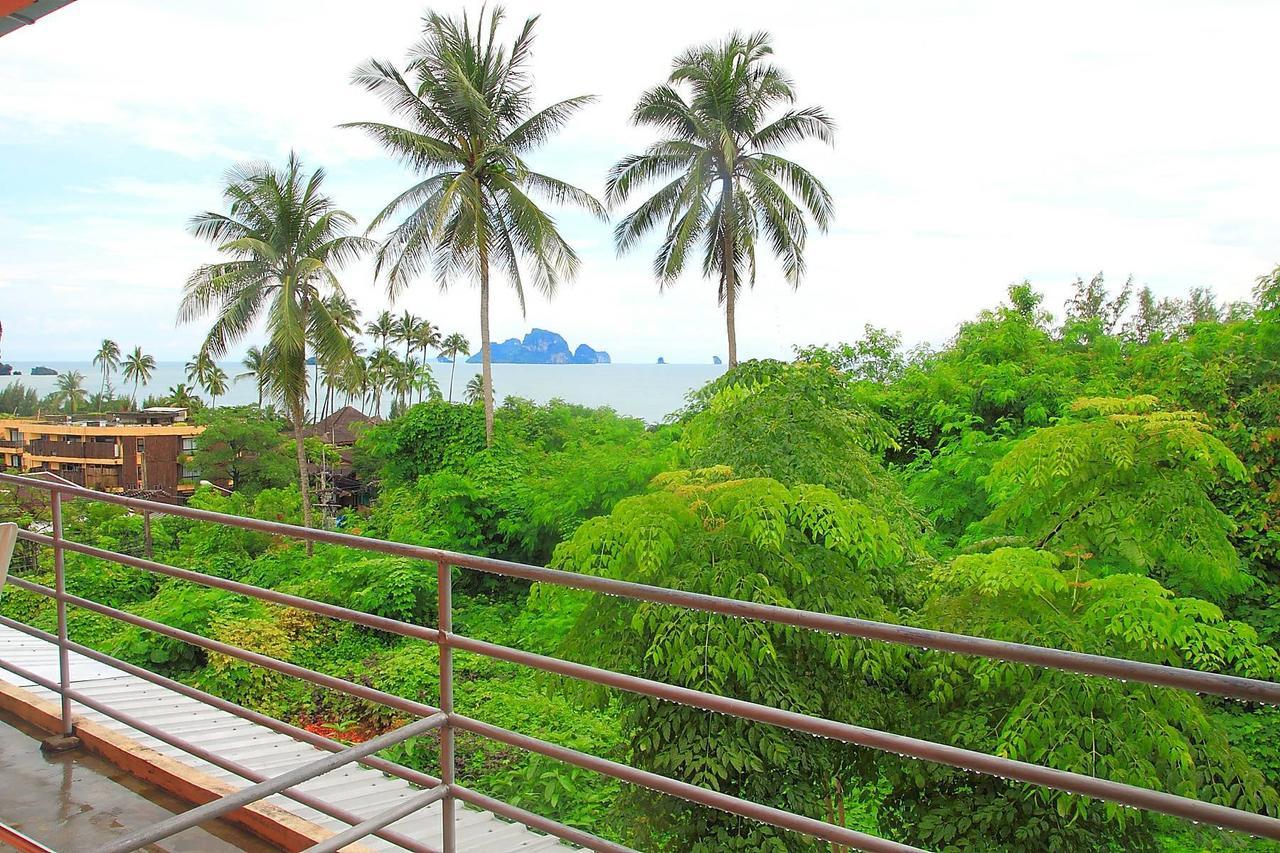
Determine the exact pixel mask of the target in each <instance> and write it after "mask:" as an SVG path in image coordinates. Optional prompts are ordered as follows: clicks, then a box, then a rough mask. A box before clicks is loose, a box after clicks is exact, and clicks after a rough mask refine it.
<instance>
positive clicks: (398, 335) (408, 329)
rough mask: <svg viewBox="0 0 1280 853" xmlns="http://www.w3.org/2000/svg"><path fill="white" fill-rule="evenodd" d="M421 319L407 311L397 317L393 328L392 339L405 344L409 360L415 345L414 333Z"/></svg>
mask: <svg viewBox="0 0 1280 853" xmlns="http://www.w3.org/2000/svg"><path fill="white" fill-rule="evenodd" d="M420 322H421V320H420V319H419V318H418V317H415V316H414V315H413V314H410V313H409V312H408V311H405V312H404V313H403V314H401V315H400V316H399V317H398V318H396V322H395V325H394V326H393V327H392V329H391V339H392V340H393V341H395V342H396V343H402V344H404V357H405V359H406V360H407V359H408V358H409V355H410V353H411V347H412V346H413V340H414V337H413V336H414V335H415V334H417V332H418V323H420Z"/></svg>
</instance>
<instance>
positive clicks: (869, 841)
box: [449, 714, 923, 853]
mask: <svg viewBox="0 0 1280 853" xmlns="http://www.w3.org/2000/svg"><path fill="white" fill-rule="evenodd" d="M449 723H450V725H452V726H454V727H455V728H458V729H462V730H463V731H468V732H471V733H472V734H477V735H480V736H482V737H486V738H489V739H490V740H496V741H498V742H500V743H505V744H508V745H510V746H515V747H518V748H520V749H526V750H528V751H530V752H536V753H538V754H539V755H545V756H547V757H548V758H555V759H558V760H560V761H563V762H565V763H567V764H573V765H576V766H578V767H583V768H586V769H587V770H594V771H596V772H597V773H603V774H604V775H606V776H612V777H613V778H615V779H621V780H622V781H624V782H631V783H632V784H635V785H640V786H643V787H645V788H649V789H650V790H653V791H658V792H659V793H662V794H670V795H671V796H673V797H678V798H680V799H682V800H686V801H688V802H691V803H698V804H699V805H703V806H709V807H710V808H714V809H719V810H720V811H723V812H728V813H729V814H735V815H738V816H740V817H745V818H748V819H750V820H755V821H759V822H761V823H767V824H769V825H771V826H776V827H779V828H781V829H790V830H793V831H795V832H800V833H803V834H805V835H808V836H811V837H813V838H818V839H821V840H823V841H829V842H831V843H832V844H841V845H844V846H846V847H852V848H854V849H856V850H865V851H871V853H923V851H921V850H920V848H918V847H912V846H910V845H908V844H901V843H899V842H897V841H890V840H889V839H887V838H878V837H876V836H874V835H867V834H866V833H864V832H858V831H856V830H852V829H847V828H845V827H843V826H837V825H836V824H833V823H827V822H825V821H821V820H817V819H816V818H811V817H805V816H804V815H798V814H793V813H791V812H786V811H782V810H781V809H775V808H773V807H772V806H766V805H762V804H760V803H756V802H752V801H751V800H744V799H742V798H741V797H735V796H733V795H732V794H725V793H721V792H720V791H712V790H709V789H707V788H701V787H699V786H697V785H691V784H689V783H688V782H680V781H677V780H675V779H670V778H668V777H666V776H660V775H658V774H657V773H650V772H649V771H647V770H641V769H639V768H636V767H631V766H630V765H627V764H619V763H618V762H616V761H610V760H609V759H607V758H601V757H599V756H597V755H590V754H588V753H585V752H579V751H578V750H576V749H570V748H569V747H566V746H560V745H558V744H554V743H550V742H548V741H545V740H541V739H540V738H536V737H531V736H530V735H525V734H521V733H519V732H513V731H511V730H510V729H504V728H502V727H500V726H494V725H490V724H489V723H485V722H481V721H480V720H474V719H472V718H470V717H465V716H463V715H461V714H453V715H451V716H450V718H449Z"/></svg>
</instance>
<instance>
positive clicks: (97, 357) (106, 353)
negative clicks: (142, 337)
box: [93, 338, 120, 397]
mask: <svg viewBox="0 0 1280 853" xmlns="http://www.w3.org/2000/svg"><path fill="white" fill-rule="evenodd" d="M93 363H94V364H95V365H97V366H98V367H99V368H100V369H101V370H102V385H101V386H100V387H99V389H98V393H99V394H101V395H102V396H104V397H105V396H106V395H107V379H108V378H109V377H110V376H111V373H112V371H114V370H115V369H116V368H117V367H119V366H120V345H119V344H118V343H116V342H115V341H113V340H110V339H108V338H103V339H102V344H101V345H99V347H98V351H97V352H96V353H95V354H94V356H93Z"/></svg>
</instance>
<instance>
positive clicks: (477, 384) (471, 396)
mask: <svg viewBox="0 0 1280 853" xmlns="http://www.w3.org/2000/svg"><path fill="white" fill-rule="evenodd" d="M484 395H485V389H484V382H483V381H482V380H481V378H480V377H479V376H472V377H471V378H470V379H468V380H467V385H466V387H465V388H463V389H462V396H463V399H464V400H466V401H467V404H468V405H471V406H474V405H475V404H476V403H479V402H480V401H481V400H483V399H484Z"/></svg>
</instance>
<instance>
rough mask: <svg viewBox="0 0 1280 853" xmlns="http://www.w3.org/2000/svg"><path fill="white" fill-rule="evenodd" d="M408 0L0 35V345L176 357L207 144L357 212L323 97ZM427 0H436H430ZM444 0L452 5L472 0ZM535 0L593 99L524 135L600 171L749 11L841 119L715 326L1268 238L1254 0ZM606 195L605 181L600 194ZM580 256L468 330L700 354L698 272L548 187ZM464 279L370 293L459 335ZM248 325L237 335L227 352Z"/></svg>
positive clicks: (711, 294) (177, 10)
mask: <svg viewBox="0 0 1280 853" xmlns="http://www.w3.org/2000/svg"><path fill="white" fill-rule="evenodd" d="M424 8H426V7H425V6H424V4H423V2H422V0H404V2H402V0H375V2H367V3H362V4H352V3H350V2H346V0H343V2H337V0H182V2H174V1H173V0H78V2H76V3H73V4H71V5H70V6H68V7H67V8H65V9H63V10H61V11H58V12H55V13H53V14H52V15H49V16H48V17H46V18H44V19H42V20H40V21H39V22H38V23H37V24H36V25H34V26H31V27H26V28H24V29H22V30H19V31H18V32H16V33H13V34H11V35H9V36H6V37H5V38H3V39H0V322H3V324H4V337H3V341H0V356H2V357H3V358H5V359H7V360H12V361H24V360H40V359H44V360H49V361H58V360H76V359H83V360H86V361H87V360H88V359H89V357H90V356H91V355H92V353H93V352H94V351H95V350H96V348H97V344H98V342H99V341H100V340H101V339H102V338H104V337H109V338H113V339H115V340H117V341H119V343H120V344H121V346H122V347H124V348H126V349H131V348H132V347H133V346H135V345H140V346H142V347H143V349H144V350H146V351H147V352H150V353H152V354H153V355H155V356H156V357H157V358H159V359H160V360H180V359H187V358H189V357H190V356H191V354H192V353H193V352H194V351H195V350H196V349H197V348H198V346H199V342H200V339H201V337H202V335H203V332H204V330H205V328H204V327H203V326H202V325H200V324H189V325H184V326H178V325H176V323H175V315H176V307H177V302H178V298H179V295H180V294H181V290H182V286H183V283H184V282H185V280H186V278H187V276H188V274H189V273H190V272H191V270H193V269H194V268H195V267H196V266H198V265H199V264H201V263H205V262H209V261H212V260H215V259H216V256H217V253H216V251H215V249H214V247H212V246H210V245H208V244H204V243H201V242H198V241H197V240H195V239H194V238H193V237H191V236H190V235H189V234H188V233H187V231H186V224H187V221H188V220H189V218H190V217H191V216H192V215H194V214H196V213H198V212H201V211H204V210H209V209H215V210H216V209H220V208H221V197H220V192H221V188H222V186H223V181H222V178H223V175H224V174H225V172H226V170H227V169H228V167H230V166H232V165H233V164H235V163H237V162H241V161H245V160H258V159H266V160H269V161H272V162H276V163H279V162H282V161H283V160H284V158H285V157H286V156H287V155H288V152H289V151H290V150H291V149H292V150H296V151H297V152H298V153H299V154H300V156H301V157H302V158H303V159H304V161H305V162H306V163H307V164H308V165H313V166H323V167H324V168H325V169H326V170H327V173H328V178H327V188H328V190H329V192H330V193H331V194H332V195H333V197H334V198H335V200H336V201H337V203H338V204H339V205H340V206H341V207H343V208H345V209H347V210H349V211H351V212H352V213H353V214H354V215H356V216H357V217H358V218H359V219H360V220H361V222H362V223H363V222H367V221H368V219H369V218H370V217H371V216H372V215H373V214H374V213H376V212H377V211H378V210H379V209H380V207H381V206H382V205H383V204H385V203H386V202H387V201H388V200H389V199H390V198H391V197H392V196H393V195H394V194H396V193H397V192H399V191H400V190H402V189H403V188H405V187H406V186H408V185H409V182H410V180H411V175H410V174H409V173H408V172H407V171H406V170H405V168H403V167H402V166H400V165H398V164H396V163H394V162H392V161H390V160H388V159H387V157H386V156H385V155H384V154H383V152H381V151H380V150H379V149H378V148H377V147H376V146H375V145H374V144H373V143H372V142H370V141H369V140H368V139H366V138H364V137H363V136H362V135H361V134H360V133H359V132H358V131H355V130H349V129H342V128H339V127H337V125H338V124H340V123H342V122H346V121H353V120H362V119H374V120H381V119H384V118H386V114H385V113H384V111H383V109H382V107H381V105H380V104H379V103H378V102H377V101H376V99H375V98H374V97H373V96H372V95H369V94H368V93H366V92H363V91H362V90H359V89H357V88H355V87H354V86H352V85H351V84H350V75H351V71H352V69H353V68H354V67H355V66H356V65H357V64H358V63H360V62H362V61H364V60H366V59H368V58H370V57H378V58H386V59H392V60H396V61H400V60H402V59H403V56H404V54H405V51H406V50H407V48H408V47H409V46H410V44H412V42H413V41H414V40H415V39H416V38H417V35H418V32H419V29H420V19H421V15H422V12H423V10H424ZM433 8H435V9H437V10H438V11H442V12H456V11H461V9H462V8H463V6H462V5H461V4H458V3H446V4H437V5H436V6H434V7H433ZM470 8H472V9H474V8H476V5H475V4H472V5H471V6H470ZM506 9H507V13H508V26H509V27H510V29H511V30H512V31H513V30H514V29H515V27H516V26H517V25H518V24H519V23H520V22H521V21H523V19H524V18H525V17H527V16H529V15H534V14H540V15H541V19H540V21H539V23H538V38H537V42H536V46H535V55H534V62H533V71H534V75H535V79H536V97H537V100H538V101H539V102H540V103H546V102H549V101H551V100H558V99H560V98H564V97H569V96H573V95H579V94H593V95H595V96H596V97H597V99H598V100H597V101H596V103H594V104H592V105H591V106H589V107H588V108H586V109H585V110H583V111H582V113H581V114H580V115H579V116H578V117H577V118H575V119H574V120H573V121H572V122H571V123H570V124H569V125H568V127H567V128H566V129H565V130H564V131H563V132H562V133H561V134H560V135H559V136H558V137H556V138H554V139H553V140H551V141H550V142H549V143H548V144H547V145H546V146H544V147H543V148H542V149H541V150H539V151H538V152H537V153H536V154H535V155H533V156H532V157H531V158H530V160H531V162H532V164H533V165H534V166H535V167H536V168H538V169H539V170H541V171H545V172H550V173H552V174H556V175H558V176H561V177H563V178H565V179H567V180H570V181H572V182H574V183H577V184H578V185H579V186H582V187H584V188H586V189H588V190H590V191H592V192H594V193H596V194H598V195H599V194H602V193H603V184H604V177H605V174H606V173H607V171H608V168H609V167H610V165H611V164H613V163H614V162H615V161H616V160H618V159H619V158H620V157H622V156H624V155H626V154H628V153H632V152H635V151H638V150H641V149H642V148H643V147H644V146H645V145H646V144H648V143H649V142H650V141H652V139H653V135H652V132H651V131H649V130H646V129H642V128H635V127H631V126H630V125H629V124H628V115H629V113H630V110H631V107H632V105H633V104H634V102H635V99H636V97H637V96H638V95H639V94H640V93H641V92H642V91H643V90H644V89H646V88H648V87H650V86H652V85H655V84H657V83H659V82H661V81H662V80H663V79H664V78H665V76H666V74H667V73H668V71H669V68H670V62H671V58H672V57H673V56H675V55H676V54H677V53H678V52H680V51H681V50H683V49H684V48H686V47H688V46H690V45H694V44H700V43H704V42H706V41H709V40H714V39H718V38H720V37H722V36H723V35H724V34H725V33H727V32H728V31H729V30H731V29H734V28H738V29H742V30H757V29H763V30H766V31H768V32H770V33H771V34H772V36H773V41H774V47H775V51H776V55H775V59H776V61H777V62H778V64H780V65H781V66H782V67H784V68H785V69H786V70H787V71H788V72H789V73H790V75H791V76H792V77H793V78H794V81H795V85H796V89H797V92H798V95H799V101H798V103H799V104H800V105H808V104H820V105H822V106H823V107H825V108H826V109H827V110H828V112H829V113H830V114H831V115H832V116H833V117H834V119H835V120H836V122H837V125H838V132H837V137H836V140H835V144H834V145H833V146H830V147H828V146H824V145H821V144H818V143H813V144H804V145H799V146H795V147H793V148H792V149H791V150H790V152H789V156H791V157H793V159H796V160H798V161H799V162H801V163H802V164H804V165H805V166H807V167H808V168H809V169H810V170H811V171H813V172H815V173H816V174H817V175H818V176H819V177H820V178H821V179H822V180H823V181H824V182H825V183H826V184H827V186H828V187H829V188H830V189H831V191H832V192H833V194H834V196H835V200H836V218H835V222H834V224H833V227H832V228H831V229H830V231H829V232H828V233H826V234H816V233H815V234H813V235H812V236H811V239H810V243H809V251H808V273H807V276H806V278H805V279H804V281H803V282H802V283H801V285H800V287H799V289H798V290H792V289H791V288H790V286H789V285H787V284H786V283H785V282H784V281H783V279H782V275H781V272H780V270H779V268H778V267H777V265H776V264H774V263H773V262H772V261H766V262H764V263H763V264H762V265H761V268H760V274H759V277H758V280H757V283H756V286H755V288H754V289H753V290H751V291H749V292H747V293H746V294H745V295H744V296H743V297H742V299H741V301H740V303H739V306H738V310H737V317H738V341H739V349H740V353H741V354H742V356H743V357H764V356H785V355H787V354H789V353H790V351H791V347H792V346H793V345H796V344H800V345H803V344H809V343H823V342H836V341H842V340H853V339H855V338H857V337H858V336H859V334H860V333H861V330H862V329H863V327H864V325H865V324H872V325H875V326H880V327H886V328H889V329H891V330H894V331H898V332H901V333H902V335H903V337H904V339H905V340H906V341H907V342H908V343H909V344H914V343H919V342H930V343H935V344H937V343H941V342H943V341H945V340H946V339H947V338H948V337H949V336H950V335H952V334H953V333H954V331H955V329H956V327H957V325H958V324H959V323H960V322H962V321H964V320H965V319H967V318H970V317H972V316H974V315H975V314H976V313H977V312H978V311H980V310H981V309H982V308H984V307H990V306H993V305H995V304H996V303H997V302H999V300H1000V299H1001V298H1002V297H1003V295H1004V292H1005V289H1006V288H1007V287H1008V285H1010V284H1011V283H1015V282H1019V281H1022V280H1024V279H1027V280H1030V281H1031V282H1032V283H1033V284H1034V285H1035V286H1036V287H1037V288H1039V289H1041V290H1043V291H1045V292H1046V294H1047V299H1046V304H1047V305H1048V306H1049V307H1050V308H1051V309H1059V306H1061V304H1062V302H1063V301H1064V299H1065V298H1066V296H1067V294H1068V292H1069V289H1070V284H1071V282H1072V281H1073V280H1074V279H1075V278H1076V277H1077V276H1084V277H1086V278H1087V277H1089V276H1091V275H1093V274H1094V273H1096V272H1098V271H1104V272H1105V274H1106V276H1107V279H1108V280H1109V281H1110V282H1113V283H1115V284H1117V285H1118V284H1119V283H1121V282H1123V281H1124V280H1125V278H1127V277H1128V276H1130V275H1132V276H1133V277H1134V281H1135V283H1136V284H1138V285H1149V286H1150V287H1151V288H1152V289H1153V290H1154V291H1155V292H1156V293H1157V294H1158V295H1171V296H1176V295H1182V294H1185V293H1186V292H1187V291H1188V290H1189V289H1190V288H1192V287H1198V286H1208V287H1212V288H1213V289H1214V290H1215V291H1216V292H1217V293H1218V294H1219V296H1220V297H1222V298H1224V299H1239V298H1244V297H1246V296H1247V294H1248V292H1249V290H1250V288H1251V286H1252V283H1253V280H1254V279H1255V278H1256V277H1257V276H1259V275H1261V274H1263V273H1265V272H1267V271H1268V270H1270V269H1272V268H1273V267H1274V266H1275V265H1276V264H1277V263H1278V262H1280V204H1277V201H1276V200H1277V199H1280V111H1277V110H1276V109H1275V91H1274V86H1275V67H1274V34H1275V33H1277V32H1280V3H1274V2H1268V1H1267V0H1261V1H1260V2H1243V1H1242V2H1230V0H1203V2H1184V1H1183V0H1158V1H1157V2H1142V0H1127V2H1124V3H1115V2H1091V0H1083V2H1076V3H1071V4H1050V3H1041V2H1031V3H1028V2H1007V3H1006V2H983V0H973V2H942V0H918V1H917V2H911V3H898V2H867V0H849V2H843V3H829V2H822V3H817V2H804V0H792V2H787V3H778V2H765V3H757V2H750V0H736V1H735V2H732V3H729V2H721V0H701V2H697V3H690V2H688V0H647V2H645V3H644V4H641V5H635V4H627V5H622V4H614V3H602V2H598V0H595V2H577V0H573V2H569V0H543V2H539V3H529V2H523V0H519V2H517V1H516V0H511V2H508V3H507V4H506ZM622 212H625V211H622ZM557 219H558V221H559V223H560V224H561V227H562V230H563V233H564V234H565V235H566V237H567V239H568V240H569V241H570V242H571V243H572V244H573V246H574V247H575V248H576V249H577V250H578V252H579V253H580V254H581V256H582V258H583V266H582V270H581V272H580V274H579V276H578V278H577V279H576V280H575V281H573V282H571V283H569V284H567V285H565V286H563V287H562V288H561V290H560V292H559V293H558V294H557V295H556V296H555V298H554V299H553V300H550V301H548V300H546V299H544V298H542V297H539V296H532V297H531V298H530V300H529V304H528V310H527V315H526V316H521V314H520V310H519V307H518V305H517V304H516V301H515V299H514V298H513V297H512V296H511V294H510V292H509V290H504V289H502V288H501V287H499V288H498V289H497V290H495V302H494V309H493V318H492V329H493V336H494V338H495V340H501V339H503V338H507V337H510V336H519V335H523V334H524V333H525V332H527V331H528V330H529V329H530V328H531V327H541V328H549V329H552V330H554V331H558V332H560V333H561V334H563V335H564V336H565V338H566V339H567V340H568V342H569V345H570V346H571V347H573V346H577V344H579V343H584V342H585V343H588V344H590V345H592V346H594V347H596V348H598V349H605V350H608V351H609V352H610V353H611V354H612V356H613V358H614V360H615V361H627V362H641V363H643V362H653V361H654V360H656V359H657V358H658V357H659V356H662V357H665V358H666V360H667V361H668V362H702V363H705V362H708V361H710V360H711V358H712V356H713V355H720V356H724V354H725V332H724V320H723V314H722V312H721V309H720V308H719V306H718V305H717V304H716V296H715V286H714V284H713V283H711V282H709V281H706V280H702V279H700V278H699V277H698V276H697V275H695V274H692V273H691V274H689V275H687V276H686V277H685V278H684V279H682V280H680V281H679V282H677V283H676V284H675V285H674V286H672V287H670V288H669V289H667V290H665V291H664V292H662V293H660V292H659V288H658V286H657V284H656V282H655V281H654V280H653V278H652V276H651V274H650V272H649V270H650V262H651V258H652V255H653V252H654V250H655V248H656V245H657V244H656V241H652V242H650V243H648V244H645V245H642V246H641V247H640V248H639V249H638V250H637V251H636V252H634V253H633V254H630V255H627V256H626V257H623V258H618V257H617V256H616V254H615V252H614V249H613V244H612V234H611V227H612V226H611V225H609V224H605V223H600V222H597V221H594V220H592V219H590V218H587V217H585V216H584V215H581V214H577V213H572V212H567V211H557ZM342 281H343V284H344V287H345V289H346V290H347V292H348V293H349V294H350V295H352V296H354V297H355V299H356V301H357V303H358V304H359V306H360V308H361V309H362V310H363V312H364V313H365V315H366V317H368V316H369V315H371V314H373V313H376V312H377V311H380V310H381V309H383V308H384V307H387V305H388V302H387V299H386V296H385V293H384V289H383V287H382V284H381V283H380V282H377V281H374V278H373V270H372V265H371V264H369V263H360V264H355V265H352V266H350V267H348V268H347V269H345V270H344V271H343V274H342ZM478 303H479V298H478V293H477V291H476V290H475V289H474V288H473V287H472V286H471V285H470V284H468V283H467V282H464V281H459V282H455V283H454V284H453V285H452V286H451V287H450V289H449V290H448V291H447V292H444V293H441V291H440V289H439V288H438V287H437V286H436V284H435V282H433V281H431V280H430V279H429V278H423V279H422V280H420V281H418V282H417V283H416V284H415V285H413V286H412V287H411V288H410V289H409V291H408V292H407V293H406V294H405V295H403V296H402V297H401V298H400V299H399V300H398V301H397V303H396V304H395V305H394V306H392V307H393V308H394V309H395V310H397V311H399V310H403V309H406V308H407V309H409V310H412V311H413V312H414V313H416V314H419V315H422V316H424V317H427V318H428V319H430V320H431V321H432V322H434V323H435V324H436V325H438V326H440V327H441V328H442V329H444V330H445V331H446V332H453V331H459V332H462V333H463V334H465V335H467V336H468V337H470V338H471V339H472V341H473V342H474V341H476V340H477V339H478V335H479V319H478V315H479V311H478ZM251 343H254V341H253V340H251V339H250V340H245V341H244V342H242V344H241V345H240V346H238V347H237V348H236V350H235V352H236V353H239V352H240V351H242V350H243V349H244V348H245V347H247V346H248V345H249V344H251Z"/></svg>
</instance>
